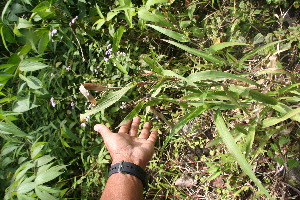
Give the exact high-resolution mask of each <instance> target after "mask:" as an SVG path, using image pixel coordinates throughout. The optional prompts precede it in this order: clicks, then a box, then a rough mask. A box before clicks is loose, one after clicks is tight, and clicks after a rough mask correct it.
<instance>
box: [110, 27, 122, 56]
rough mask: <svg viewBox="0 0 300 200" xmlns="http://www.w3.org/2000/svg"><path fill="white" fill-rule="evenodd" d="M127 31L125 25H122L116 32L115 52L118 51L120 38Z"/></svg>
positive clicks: (113, 46) (113, 47)
mask: <svg viewBox="0 0 300 200" xmlns="http://www.w3.org/2000/svg"><path fill="white" fill-rule="evenodd" d="M124 32H125V27H124V26H120V27H119V28H118V30H117V31H116V32H115V33H114V41H113V45H112V49H113V52H117V51H118V49H119V44H120V40H121V38H122V35H123V33H124Z"/></svg>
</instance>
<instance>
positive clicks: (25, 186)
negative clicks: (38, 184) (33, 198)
mask: <svg viewBox="0 0 300 200" xmlns="http://www.w3.org/2000/svg"><path fill="white" fill-rule="evenodd" d="M34 187H35V183H34V182H29V183H21V185H19V187H18V190H17V193H18V194H24V193H28V192H30V191H31V190H33V189H34Z"/></svg>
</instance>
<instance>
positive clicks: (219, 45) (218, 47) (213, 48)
mask: <svg viewBox="0 0 300 200" xmlns="http://www.w3.org/2000/svg"><path fill="white" fill-rule="evenodd" d="M237 45H239V46H241V45H247V44H245V43H240V42H222V43H217V44H214V45H212V46H210V47H209V49H208V50H209V51H211V52H212V53H215V52H216V51H219V50H222V49H224V48H226V47H231V46H237Z"/></svg>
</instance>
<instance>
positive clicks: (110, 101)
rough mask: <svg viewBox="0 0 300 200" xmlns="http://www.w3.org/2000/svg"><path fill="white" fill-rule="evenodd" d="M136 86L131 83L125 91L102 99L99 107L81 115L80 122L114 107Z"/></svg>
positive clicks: (122, 90)
mask: <svg viewBox="0 0 300 200" xmlns="http://www.w3.org/2000/svg"><path fill="white" fill-rule="evenodd" d="M134 86H135V83H130V84H128V85H127V86H126V87H124V88H123V89H121V90H118V91H116V92H112V93H110V94H109V95H107V96H105V97H104V98H103V99H101V100H100V101H99V102H98V105H97V106H95V107H94V108H92V109H91V110H86V112H85V113H84V114H81V115H80V120H81V121H82V120H83V119H85V118H86V117H88V116H91V115H94V114H96V113H98V112H100V111H102V110H104V109H106V108H108V107H109V106H111V105H113V104H114V103H116V102H117V101H118V100H119V99H121V97H122V96H124V95H125V94H126V93H127V92H128V90H130V89H131V88H133V87H134Z"/></svg>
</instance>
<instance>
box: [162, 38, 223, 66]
mask: <svg viewBox="0 0 300 200" xmlns="http://www.w3.org/2000/svg"><path fill="white" fill-rule="evenodd" d="M164 41H165V42H167V43H169V44H172V45H174V46H176V47H178V48H180V49H183V50H185V51H186V52H188V53H191V54H193V55H195V56H199V57H201V58H203V59H205V60H207V61H210V62H212V63H215V64H217V65H224V64H225V63H226V61H225V60H224V59H222V58H220V57H218V56H214V55H212V54H211V53H210V52H206V51H200V50H198V49H194V48H191V47H188V46H186V45H183V44H180V43H177V42H174V41H170V40H164Z"/></svg>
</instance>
